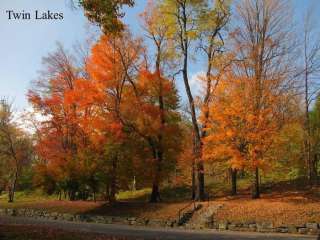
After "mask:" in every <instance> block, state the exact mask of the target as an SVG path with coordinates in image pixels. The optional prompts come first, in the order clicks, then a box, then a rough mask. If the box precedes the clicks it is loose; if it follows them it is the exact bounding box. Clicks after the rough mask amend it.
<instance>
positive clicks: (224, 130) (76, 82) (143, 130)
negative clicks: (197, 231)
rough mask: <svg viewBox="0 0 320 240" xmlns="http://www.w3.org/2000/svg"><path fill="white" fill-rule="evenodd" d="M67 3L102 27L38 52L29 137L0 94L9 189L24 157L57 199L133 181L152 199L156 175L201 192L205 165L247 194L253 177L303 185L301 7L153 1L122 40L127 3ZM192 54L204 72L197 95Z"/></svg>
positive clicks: (312, 44) (310, 163) (306, 126)
mask: <svg viewBox="0 0 320 240" xmlns="http://www.w3.org/2000/svg"><path fill="white" fill-rule="evenodd" d="M79 4H80V5H81V6H82V7H83V8H84V11H85V14H86V16H87V17H88V19H89V20H90V21H92V22H95V23H97V24H98V25H99V26H100V27H101V30H102V34H101V36H100V37H99V39H98V40H97V41H96V42H95V43H94V44H93V45H92V46H91V48H90V51H88V53H85V54H82V55H81V56H79V55H77V54H76V52H75V51H73V52H71V53H70V52H69V51H67V50H65V49H64V48H63V46H61V45H58V47H57V50H56V51H55V52H53V53H50V54H49V55H48V56H47V57H45V58H44V60H43V69H42V70H43V71H42V74H41V76H40V77H39V79H38V80H37V81H35V82H33V84H32V88H31V89H30V90H29V92H28V95H27V96H28V100H29V102H30V104H31V105H32V107H33V109H34V113H36V114H39V115H41V116H42V117H41V120H36V119H35V118H34V117H33V116H30V115H29V121H31V122H32V123H33V126H34V129H35V130H34V134H33V135H32V136H29V138H25V137H24V136H25V135H27V134H25V133H24V132H23V131H22V130H21V128H19V127H18V126H16V124H15V123H14V119H12V118H11V117H10V114H8V112H11V111H10V110H9V109H10V104H9V103H8V101H2V102H1V109H0V110H1V111H0V114H1V117H2V115H3V118H4V120H3V124H2V123H1V128H2V130H1V129H0V130H1V132H0V145H1V149H2V148H3V149H4V150H1V152H0V153H1V163H5V162H6V161H8V162H10V163H12V166H13V167H12V168H11V170H10V171H7V173H10V174H9V175H10V177H7V178H5V177H2V176H4V175H1V180H2V179H4V180H2V182H3V184H2V186H3V188H6V189H9V192H10V191H11V192H13V193H14V189H15V187H14V186H15V184H16V181H17V179H18V176H19V175H20V173H21V168H22V167H23V164H22V162H27V163H29V166H30V163H31V162H32V167H31V169H32V170H31V172H32V178H33V184H34V185H35V187H42V188H43V189H44V190H45V191H46V192H47V193H49V194H53V193H58V194H60V196H61V195H62V194H65V195H66V196H68V198H69V199H70V200H76V199H88V198H89V197H92V198H93V199H96V196H97V194H98V195H99V196H102V197H103V198H104V199H106V200H108V201H110V202H114V201H116V193H117V192H118V191H119V190H127V189H130V188H131V186H132V183H133V179H135V180H134V182H135V181H137V185H139V186H140V187H146V186H147V187H150V188H151V189H152V191H151V195H150V201H151V202H157V201H161V191H160V188H161V186H162V184H163V182H164V181H165V180H168V181H169V182H170V181H173V180H177V179H178V178H179V177H180V178H181V181H182V183H184V184H190V185H191V186H192V188H191V189H192V192H191V194H190V195H191V196H190V197H192V198H193V199H197V200H204V199H206V197H207V194H206V189H205V176H206V174H220V173H221V172H223V173H228V176H230V179H231V194H237V179H238V178H239V173H241V175H243V174H246V175H247V176H248V177H249V178H250V180H251V191H252V197H253V198H259V197H260V184H261V182H260V179H261V174H267V173H270V172H279V174H281V173H282V174H284V175H286V176H287V177H291V178H292V179H294V178H298V177H305V178H307V179H308V180H309V183H310V184H315V183H317V180H318V174H319V168H320V167H319V156H318V154H319V147H318V144H319V139H318V138H319V130H318V129H319V117H320V115H319V106H318V105H319V104H318V103H319V101H320V100H319V98H318V89H317V85H318V84H317V77H318V73H319V70H320V65H319V63H320V61H319V53H320V48H319V41H318V40H319V38H318V35H317V29H316V28H314V25H313V20H312V17H311V16H312V14H310V12H309V14H306V17H305V19H304V24H303V26H298V25H297V26H293V24H292V22H293V18H292V16H293V14H292V11H291V10H290V6H291V5H290V2H289V1H285V0H281V1H276V0H244V1H239V2H234V3H233V2H231V1H228V0H216V1H214V2H213V3H212V2H211V1H207V0H157V1H150V2H149V3H148V4H147V6H146V9H145V10H144V11H143V12H142V13H141V14H140V21H141V25H142V29H143V30H144V35H143V36H134V35H133V34H132V33H131V32H130V29H129V27H128V26H126V25H125V24H123V23H122V21H121V18H122V17H123V15H124V12H122V11H123V6H126V5H127V6H134V4H135V3H134V1H116V0H100V1H90V0H84V1H80V2H79ZM300 28H301V29H300ZM194 61H198V62H201V64H202V66H203V69H204V74H202V75H201V76H200V77H199V78H198V82H197V84H198V85H199V86H200V88H201V90H200V92H199V93H195V91H192V89H191V86H192V85H191V79H190V74H191V73H190V72H191V70H190V66H191V64H194ZM178 81H179V82H181V83H182V84H183V86H184V90H181V92H183V94H182V95H183V96H185V99H186V104H185V105H186V108H184V103H183V99H184V98H183V97H181V96H180V95H179V94H181V93H180V92H178V89H177V85H178ZM6 112H7V113H6ZM30 119H31V120H30ZM1 121H2V120H1ZM9 129H13V130H10V132H11V131H12V134H13V135H12V136H13V137H12V138H13V139H15V140H14V141H13V140H10V138H8V134H7V131H9ZM14 132H15V133H14ZM15 144H16V145H15ZM7 148H8V149H9V151H8V150H6V149H7ZM12 149H13V150H12ZM27 156H28V157H27ZM26 159H31V160H28V161H27V160H26ZM9 165H11V164H9ZM9 165H7V166H9ZM209 165H213V166H214V168H215V169H218V170H215V171H213V172H210V168H209V169H208V166H209ZM1 169H2V168H1ZM10 189H13V191H12V190H10ZM9 195H10V194H9ZM11 195H12V197H11V201H13V194H11Z"/></svg>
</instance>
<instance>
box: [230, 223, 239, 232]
mask: <svg viewBox="0 0 320 240" xmlns="http://www.w3.org/2000/svg"><path fill="white" fill-rule="evenodd" d="M236 229H237V224H234V223H231V224H229V225H228V230H231V231H234V230H236Z"/></svg>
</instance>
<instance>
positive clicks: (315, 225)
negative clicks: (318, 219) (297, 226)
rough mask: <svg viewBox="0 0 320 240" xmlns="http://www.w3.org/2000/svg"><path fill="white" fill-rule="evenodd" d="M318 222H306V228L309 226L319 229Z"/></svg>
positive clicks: (309, 227)
mask: <svg viewBox="0 0 320 240" xmlns="http://www.w3.org/2000/svg"><path fill="white" fill-rule="evenodd" d="M318 227H319V226H318V223H307V224H306V228H308V229H315V230H317V229H318Z"/></svg>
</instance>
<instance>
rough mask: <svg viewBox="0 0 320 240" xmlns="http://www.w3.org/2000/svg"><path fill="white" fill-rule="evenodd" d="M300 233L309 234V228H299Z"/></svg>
mask: <svg viewBox="0 0 320 240" xmlns="http://www.w3.org/2000/svg"><path fill="white" fill-rule="evenodd" d="M298 233H300V234H307V233H308V228H299V229H298Z"/></svg>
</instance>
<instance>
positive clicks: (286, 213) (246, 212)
mask: <svg viewBox="0 0 320 240" xmlns="http://www.w3.org/2000/svg"><path fill="white" fill-rule="evenodd" d="M214 203H221V204H222V205H223V207H222V208H221V209H220V210H219V211H218V212H217V214H216V215H215V219H216V220H218V221H232V222H251V221H254V222H272V223H273V224H274V225H275V226H281V225H282V224H294V225H299V224H305V223H309V222H317V223H320V187H311V188H307V187H301V188H300V189H293V188H292V186H290V185H288V186H281V187H277V186H276V187H273V191H272V192H270V193H264V194H262V195H261V198H260V199H255V200H253V199H251V198H250V194H249V193H243V194H239V196H236V197H221V198H219V199H217V200H216V201H214V202H212V204H214Z"/></svg>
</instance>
